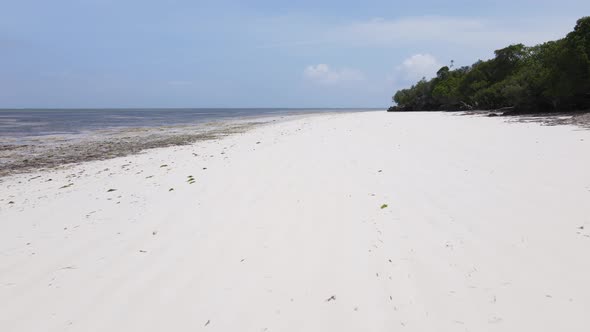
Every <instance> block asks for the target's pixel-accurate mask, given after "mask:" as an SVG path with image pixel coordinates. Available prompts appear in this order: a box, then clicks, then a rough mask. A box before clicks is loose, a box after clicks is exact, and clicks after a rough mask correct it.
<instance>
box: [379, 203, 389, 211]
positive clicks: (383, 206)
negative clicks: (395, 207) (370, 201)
mask: <svg viewBox="0 0 590 332" xmlns="http://www.w3.org/2000/svg"><path fill="white" fill-rule="evenodd" d="M388 207H389V205H387V204H383V205H381V210H383V209H387V208H388Z"/></svg>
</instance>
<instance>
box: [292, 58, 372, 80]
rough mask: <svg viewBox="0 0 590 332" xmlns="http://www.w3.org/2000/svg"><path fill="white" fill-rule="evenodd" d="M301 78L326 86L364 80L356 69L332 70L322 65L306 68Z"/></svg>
mask: <svg viewBox="0 0 590 332" xmlns="http://www.w3.org/2000/svg"><path fill="white" fill-rule="evenodd" d="M303 77H305V78H306V79H308V80H310V81H313V82H316V83H320V84H326V85H333V84H339V83H344V82H354V81H362V80H364V79H365V77H364V75H363V73H361V72H360V71H358V70H356V69H350V68H342V69H337V70H334V69H332V68H330V66H328V65H327V64H323V63H321V64H318V65H312V66H307V67H306V68H305V70H304V71H303Z"/></svg>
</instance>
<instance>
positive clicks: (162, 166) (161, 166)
mask: <svg viewBox="0 0 590 332" xmlns="http://www.w3.org/2000/svg"><path fill="white" fill-rule="evenodd" d="M164 167H168V165H166V164H164V165H160V168H164Z"/></svg>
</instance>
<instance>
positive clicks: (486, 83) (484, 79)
mask: <svg viewBox="0 0 590 332" xmlns="http://www.w3.org/2000/svg"><path fill="white" fill-rule="evenodd" d="M494 55H495V56H494V58H493V59H491V60H487V61H477V62H476V63H474V64H473V65H471V66H468V67H461V68H458V69H452V68H453V67H454V63H452V64H451V67H450V68H449V67H447V66H445V67H442V68H441V69H440V70H439V71H438V72H437V75H436V77H435V78H433V79H431V80H426V79H422V80H420V81H419V82H418V83H416V84H415V85H413V86H412V87H410V88H409V89H403V90H400V91H398V92H397V93H396V94H395V95H394V97H393V100H394V102H395V103H397V104H398V107H397V108H394V110H453V109H466V108H477V109H498V108H503V107H514V108H515V109H516V110H520V111H559V110H572V109H588V108H590V17H584V18H581V19H580V20H578V22H577V24H576V26H575V27H574V30H573V31H572V32H570V33H569V34H568V35H567V36H566V37H565V38H564V39H560V40H557V41H551V42H547V43H543V44H540V45H536V46H533V47H526V46H524V45H522V44H516V45H510V46H508V47H506V48H503V49H499V50H496V51H495V52H494Z"/></svg>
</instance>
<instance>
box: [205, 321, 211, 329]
mask: <svg viewBox="0 0 590 332" xmlns="http://www.w3.org/2000/svg"><path fill="white" fill-rule="evenodd" d="M210 323H211V320H209V319H208V320H207V323H205V327H206V326H207V325H209V324H210Z"/></svg>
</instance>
